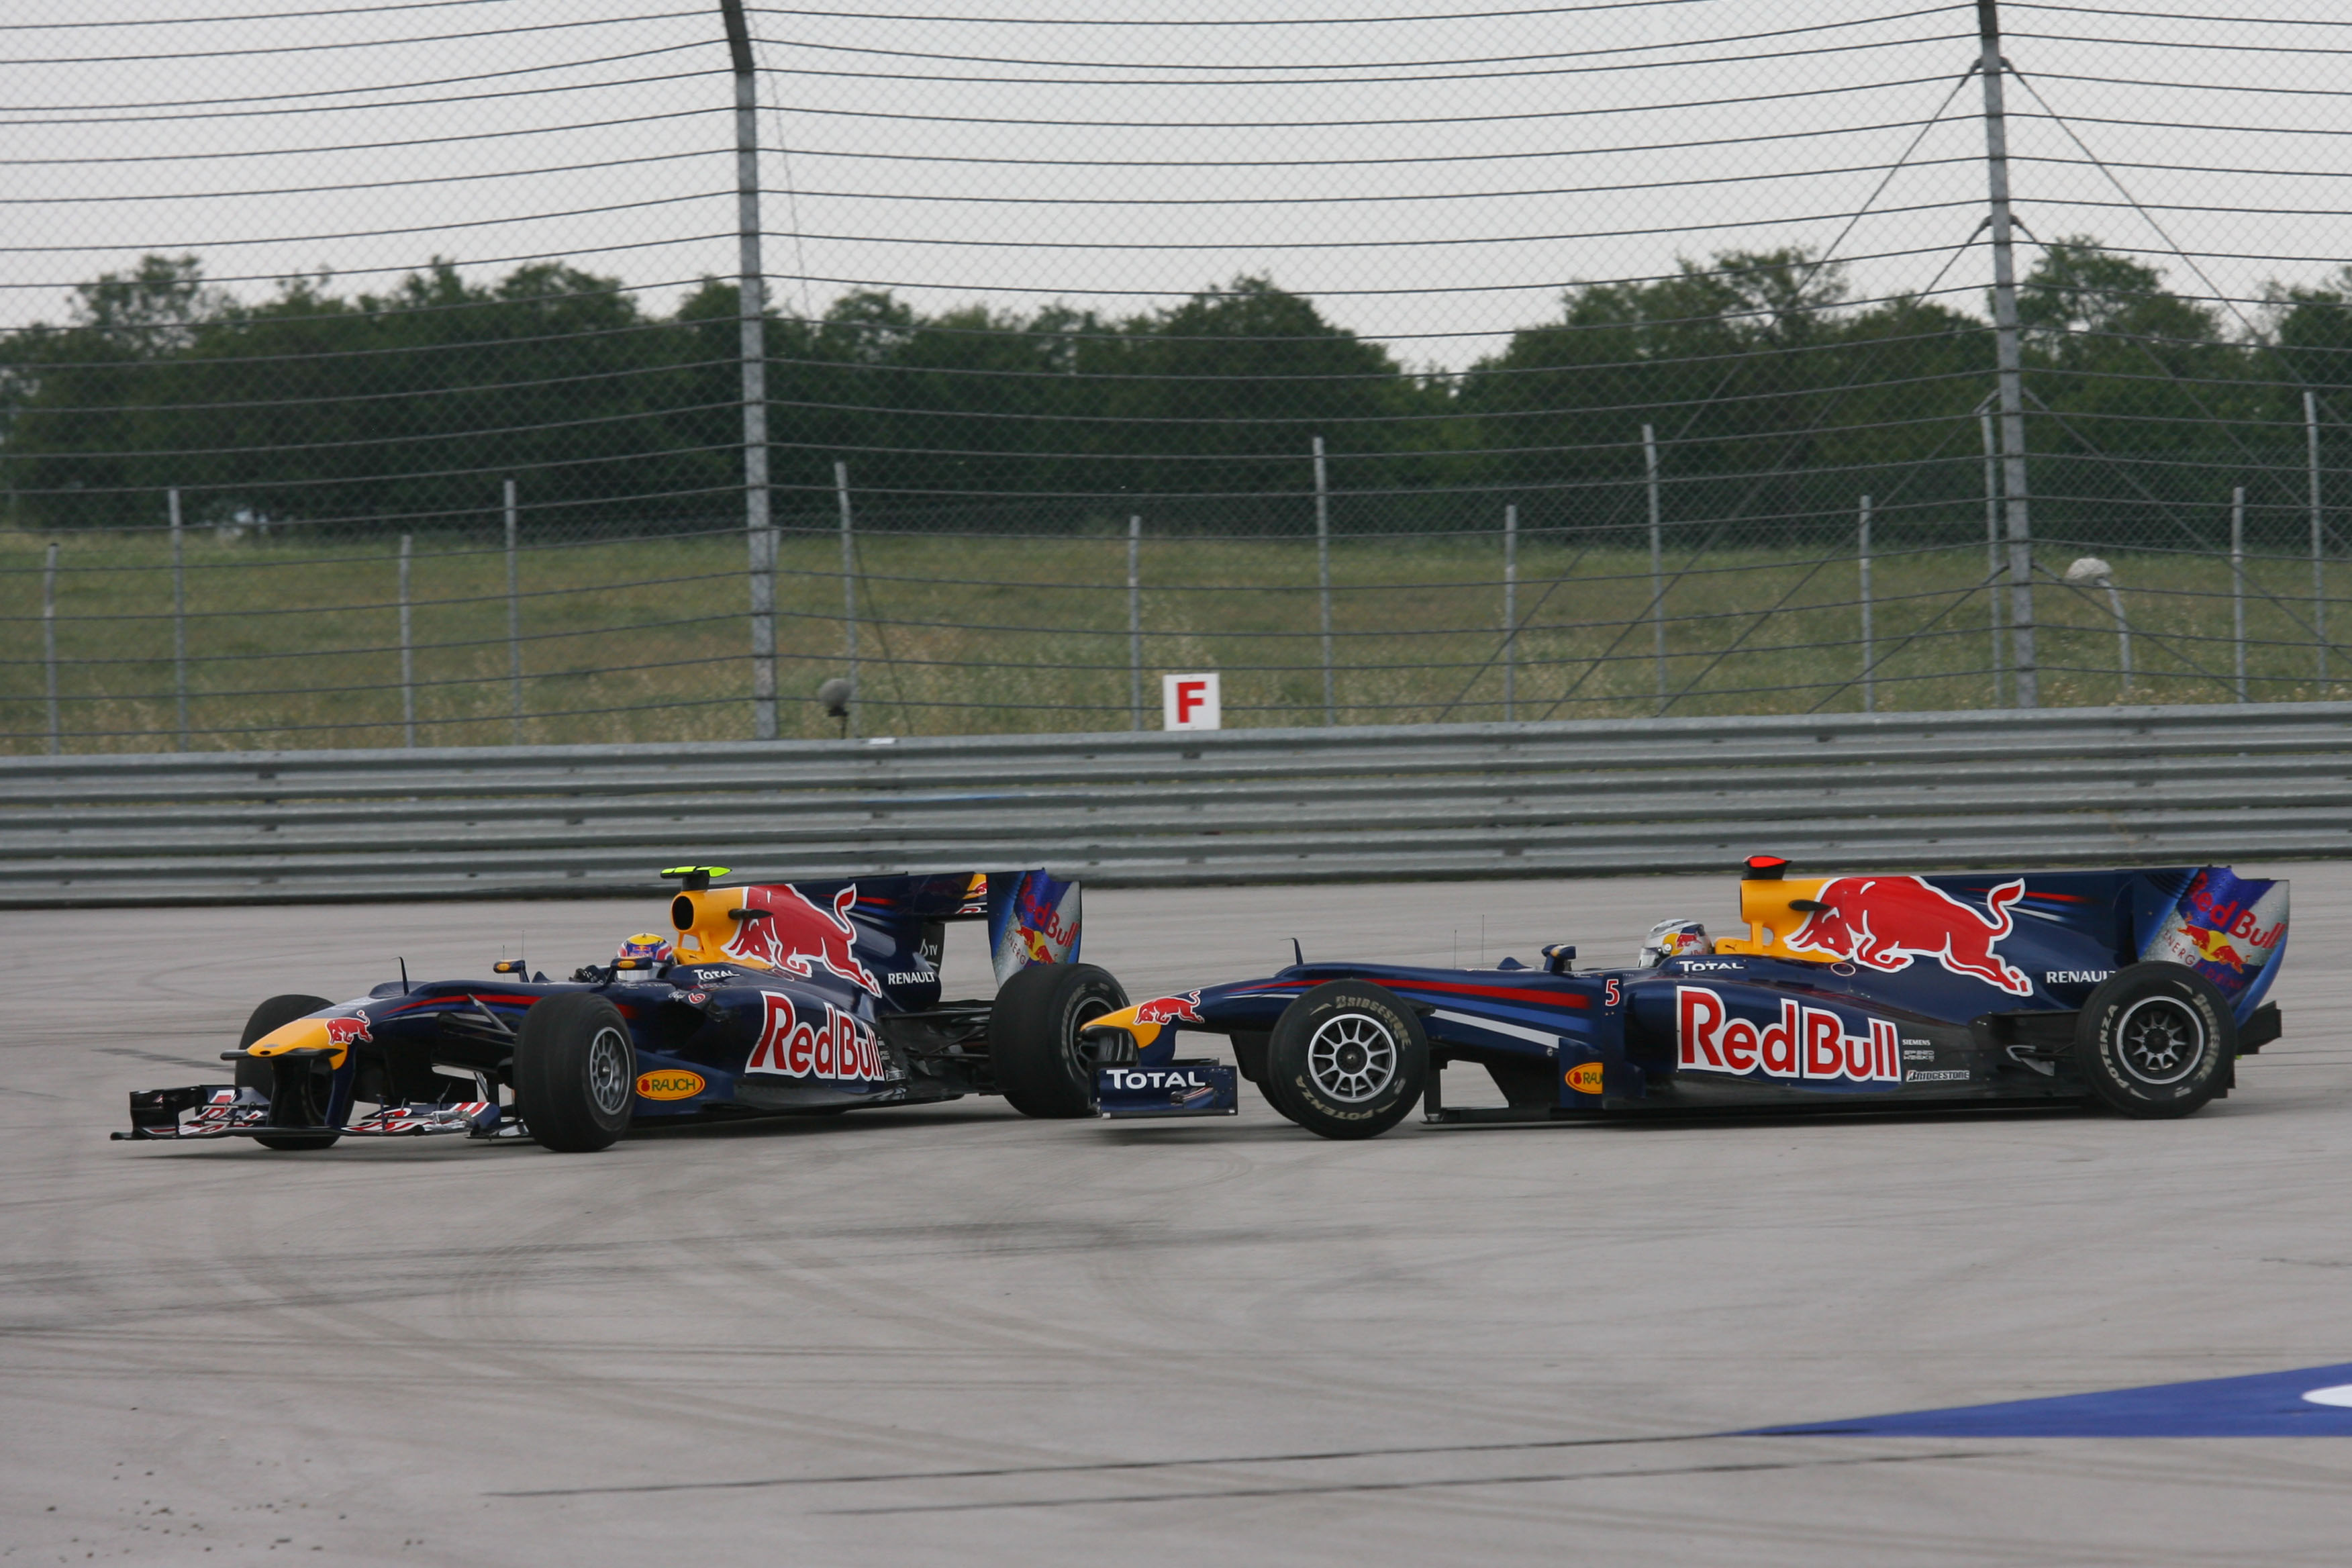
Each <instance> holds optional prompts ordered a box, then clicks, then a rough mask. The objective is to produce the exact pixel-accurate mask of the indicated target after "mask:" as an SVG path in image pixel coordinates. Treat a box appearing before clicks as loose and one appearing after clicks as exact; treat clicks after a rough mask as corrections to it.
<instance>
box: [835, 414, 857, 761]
mask: <svg viewBox="0 0 2352 1568" xmlns="http://www.w3.org/2000/svg"><path fill="white" fill-rule="evenodd" d="M833 493H834V496H835V499H836V500H839V501H840V503H841V637H842V647H843V651H844V652H845V654H846V656H847V658H848V660H849V701H848V707H849V716H848V717H847V718H846V719H845V720H844V721H842V733H844V734H845V735H848V736H852V737H855V736H856V733H857V714H858V708H857V701H858V696H859V692H858V689H857V542H856V535H855V534H853V533H852V532H851V531H850V522H849V465H848V464H847V463H845V462H840V461H835V464H834V465H833Z"/></svg>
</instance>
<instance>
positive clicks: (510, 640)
mask: <svg viewBox="0 0 2352 1568" xmlns="http://www.w3.org/2000/svg"><path fill="white" fill-rule="evenodd" d="M515 521H516V519H515V482H514V481H513V480H512V479H509V480H508V481H507V665H508V668H509V671H510V676H511V679H512V681H513V686H514V743H515V744H516V745H518V746H520V745H521V744H522V562H521V560H520V557H519V556H518V555H517V554H516V528H515Z"/></svg>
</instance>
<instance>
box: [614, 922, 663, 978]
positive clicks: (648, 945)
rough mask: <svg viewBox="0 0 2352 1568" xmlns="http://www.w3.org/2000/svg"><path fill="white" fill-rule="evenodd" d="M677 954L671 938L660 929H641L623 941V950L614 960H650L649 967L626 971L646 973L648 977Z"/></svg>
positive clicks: (617, 953) (615, 955)
mask: <svg viewBox="0 0 2352 1568" xmlns="http://www.w3.org/2000/svg"><path fill="white" fill-rule="evenodd" d="M613 957H614V961H615V962H616V963H617V962H618V961H619V960H621V959H624V958H635V959H640V960H650V961H651V963H650V965H649V966H648V967H646V968H644V969H635V970H630V971H627V972H626V973H633V974H644V975H646V976H648V977H650V976H651V974H652V973H653V971H654V970H655V969H657V968H659V967H660V966H661V965H663V964H665V963H668V962H670V960H671V959H673V958H675V957H677V953H675V952H672V951H671V948H670V945H669V938H667V937H666V936H664V935H662V934H661V933H660V932H659V931H639V932H638V933H637V934H636V935H635V936H633V937H630V938H628V939H627V940H626V941H625V942H622V943H621V951H620V952H616V953H614V955H613Z"/></svg>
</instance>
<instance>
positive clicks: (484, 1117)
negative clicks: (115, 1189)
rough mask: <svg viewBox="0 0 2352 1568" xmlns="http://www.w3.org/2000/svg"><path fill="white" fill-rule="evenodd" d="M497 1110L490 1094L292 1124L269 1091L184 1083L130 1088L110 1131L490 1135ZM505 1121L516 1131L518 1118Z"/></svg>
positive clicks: (132, 1137)
mask: <svg viewBox="0 0 2352 1568" xmlns="http://www.w3.org/2000/svg"><path fill="white" fill-rule="evenodd" d="M501 1115H502V1112H501V1110H500V1108H499V1104H498V1103H497V1102H496V1101H495V1100H452V1101H446V1102H436V1103H417V1104H410V1105H387V1106H383V1107H381V1108H379V1109H378V1110H373V1111H370V1112H369V1113H368V1114H367V1115H365V1116H361V1117H355V1118H353V1119H352V1121H351V1122H350V1124H349V1125H347V1126H341V1127H319V1126H300V1127H294V1126H288V1125H286V1124H284V1123H282V1122H279V1123H273V1122H272V1121H270V1120H269V1097H268V1095H266V1094H264V1093H262V1092H261V1091H260V1090H259V1089H238V1088H237V1087H236V1086H235V1085H234V1084H226V1083H204V1084H195V1085H193V1086H191V1087H189V1088H186V1089H134V1090H132V1091H131V1131H128V1132H117V1133H115V1134H114V1137H115V1139H116V1140H117V1141H118V1142H148V1141H150V1140H157V1139H174V1140H177V1139H188V1138H253V1137H257V1136H259V1135H260V1134H262V1133H265V1132H268V1133H276V1134H279V1135H281V1136H288V1137H294V1136H300V1135H303V1134H315V1135H318V1136H320V1137H327V1136H335V1137H353V1138H415V1137H425V1136H429V1135H431V1134H434V1133H446V1132H457V1133H463V1134H465V1135H466V1136H467V1137H469V1138H493V1137H497V1136H499V1133H500V1131H501V1130H502V1129H501V1123H500V1117H501ZM511 1125H513V1126H514V1127H515V1128H516V1130H517V1131H520V1123H513V1124H511Z"/></svg>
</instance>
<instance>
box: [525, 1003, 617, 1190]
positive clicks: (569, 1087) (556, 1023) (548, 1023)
mask: <svg viewBox="0 0 2352 1568" xmlns="http://www.w3.org/2000/svg"><path fill="white" fill-rule="evenodd" d="M514 1088H515V1107H516V1110H517V1111H518V1113H519V1114H520V1116H521V1117H522V1121H523V1125H524V1126H526V1127H528V1128H530V1135H531V1137H532V1139H533V1140H534V1141H535V1142H538V1144H539V1146H540V1147H541V1148H542V1149H551V1150H553V1151H554V1152H557V1153H559V1154H593V1153H594V1152H596V1151H597V1150H599V1149H609V1148H611V1147H612V1146H613V1144H614V1142H618V1141H619V1139H620V1136H621V1134H622V1133H624V1132H625V1131H628V1128H629V1110H630V1107H631V1106H632V1104H633V1103H634V1101H635V1097H636V1089H637V1047H636V1045H635V1042H634V1041H632V1040H631V1039H630V1037H629V1024H628V1020H627V1019H625V1018H624V1017H622V1016H621V1010H620V1009H619V1008H618V1007H615V1006H614V1005H613V1004H612V1002H611V1000H610V999H609V998H607V997H604V996H602V995H599V994H597V993H595V992H593V991H567V992H563V993H562V994H558V995H554V996H550V997H547V998H546V999H545V1000H543V1001H540V1002H535V1003H533V1004H532V1005H531V1009H530V1012H528V1013H525V1014H524V1015H523V1016H522V1033H521V1035H520V1037H518V1038H517V1039H516V1041H515V1054H514Z"/></svg>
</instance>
